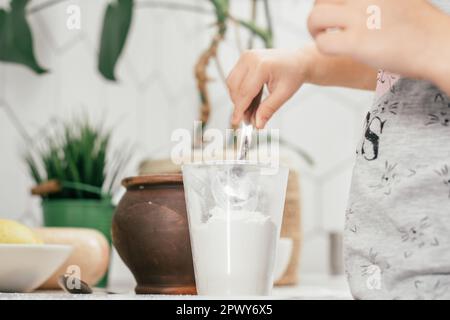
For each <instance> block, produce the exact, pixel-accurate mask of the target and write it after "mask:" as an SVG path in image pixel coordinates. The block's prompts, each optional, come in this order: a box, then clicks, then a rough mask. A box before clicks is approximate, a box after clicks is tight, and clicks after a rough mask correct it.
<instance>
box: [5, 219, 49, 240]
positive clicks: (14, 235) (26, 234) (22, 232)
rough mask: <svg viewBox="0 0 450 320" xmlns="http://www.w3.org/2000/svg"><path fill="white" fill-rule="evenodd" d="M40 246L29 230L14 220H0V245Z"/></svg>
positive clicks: (37, 238) (36, 237) (34, 235)
mask: <svg viewBox="0 0 450 320" xmlns="http://www.w3.org/2000/svg"><path fill="white" fill-rule="evenodd" d="M6 243H7V244H42V243H43V241H42V240H41V238H39V237H38V236H37V235H36V234H35V233H34V232H33V231H32V230H31V229H30V228H28V227H26V226H24V225H23V224H20V223H18V222H17V221H14V220H7V219H0V244H6Z"/></svg>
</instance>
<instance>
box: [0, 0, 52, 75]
mask: <svg viewBox="0 0 450 320" xmlns="http://www.w3.org/2000/svg"><path fill="white" fill-rule="evenodd" d="M28 2H29V0H11V2H10V7H11V10H10V11H6V10H5V9H0V61H5V62H13V63H18V64H22V65H25V66H27V67H29V68H31V69H32V70H33V71H34V72H36V73H38V74H41V73H45V72H47V70H45V69H44V68H42V67H41V66H40V65H39V63H38V62H37V60H36V57H35V55H34V51H33V37H32V34H31V30H30V26H29V25H28V22H27V20H26V17H25V7H26V5H27V4H28Z"/></svg>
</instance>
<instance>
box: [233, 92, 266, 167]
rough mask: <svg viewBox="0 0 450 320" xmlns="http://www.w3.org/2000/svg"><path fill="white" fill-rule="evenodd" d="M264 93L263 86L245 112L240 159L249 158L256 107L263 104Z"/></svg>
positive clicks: (239, 152) (238, 157)
mask: <svg viewBox="0 0 450 320" xmlns="http://www.w3.org/2000/svg"><path fill="white" fill-rule="evenodd" d="M262 94H263V88H261V90H260V91H259V92H258V94H257V95H256V97H254V98H253V100H252V102H251V103H250V106H249V107H248V108H247V110H246V111H245V113H244V119H243V121H242V125H241V136H240V139H239V148H238V156H237V159H238V160H247V158H248V151H249V149H250V145H251V143H252V136H253V129H254V128H253V123H252V122H253V121H254V120H255V114H256V109H258V107H259V105H260V104H261V98H262Z"/></svg>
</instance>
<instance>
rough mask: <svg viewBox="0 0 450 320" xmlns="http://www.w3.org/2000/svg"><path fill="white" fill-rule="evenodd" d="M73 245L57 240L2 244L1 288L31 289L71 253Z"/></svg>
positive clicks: (0, 289) (0, 250) (49, 274)
mask: <svg viewBox="0 0 450 320" xmlns="http://www.w3.org/2000/svg"><path fill="white" fill-rule="evenodd" d="M71 251H72V247H71V246H68V245H55V244H51V245H50V244H0V292H30V291H33V290H34V289H36V288H37V287H39V286H40V285H41V284H42V283H44V282H45V280H47V279H48V278H49V277H50V276H51V275H52V274H53V273H54V272H55V271H56V270H57V269H58V268H59V267H60V266H61V265H62V264H63V263H64V262H65V261H66V259H67V258H68V257H69V254H70V252H71Z"/></svg>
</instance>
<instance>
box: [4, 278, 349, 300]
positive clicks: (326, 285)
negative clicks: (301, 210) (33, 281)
mask: <svg viewBox="0 0 450 320" xmlns="http://www.w3.org/2000/svg"><path fill="white" fill-rule="evenodd" d="M110 290H111V291H112V292H117V293H106V292H105V291H103V290H95V292H94V293H93V294H89V295H71V294H67V293H64V292H62V291H35V292H32V293H0V300H71V299H77V300H178V299H181V300H199V299H211V297H202V296H169V295H136V294H135V293H134V292H133V290H132V289H131V288H126V287H122V288H120V286H117V288H110ZM215 298H218V299H220V297H215ZM227 299H229V298H228V297H227ZM233 299H287V300H348V299H352V296H351V294H350V291H349V289H348V286H347V283H346V281H345V278H344V277H342V276H337V277H336V276H322V275H314V276H313V275H309V276H306V277H304V278H302V279H301V282H300V284H299V285H298V286H290V287H289V286H288V287H275V288H274V289H273V292H272V296H270V297H235V298H233Z"/></svg>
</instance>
